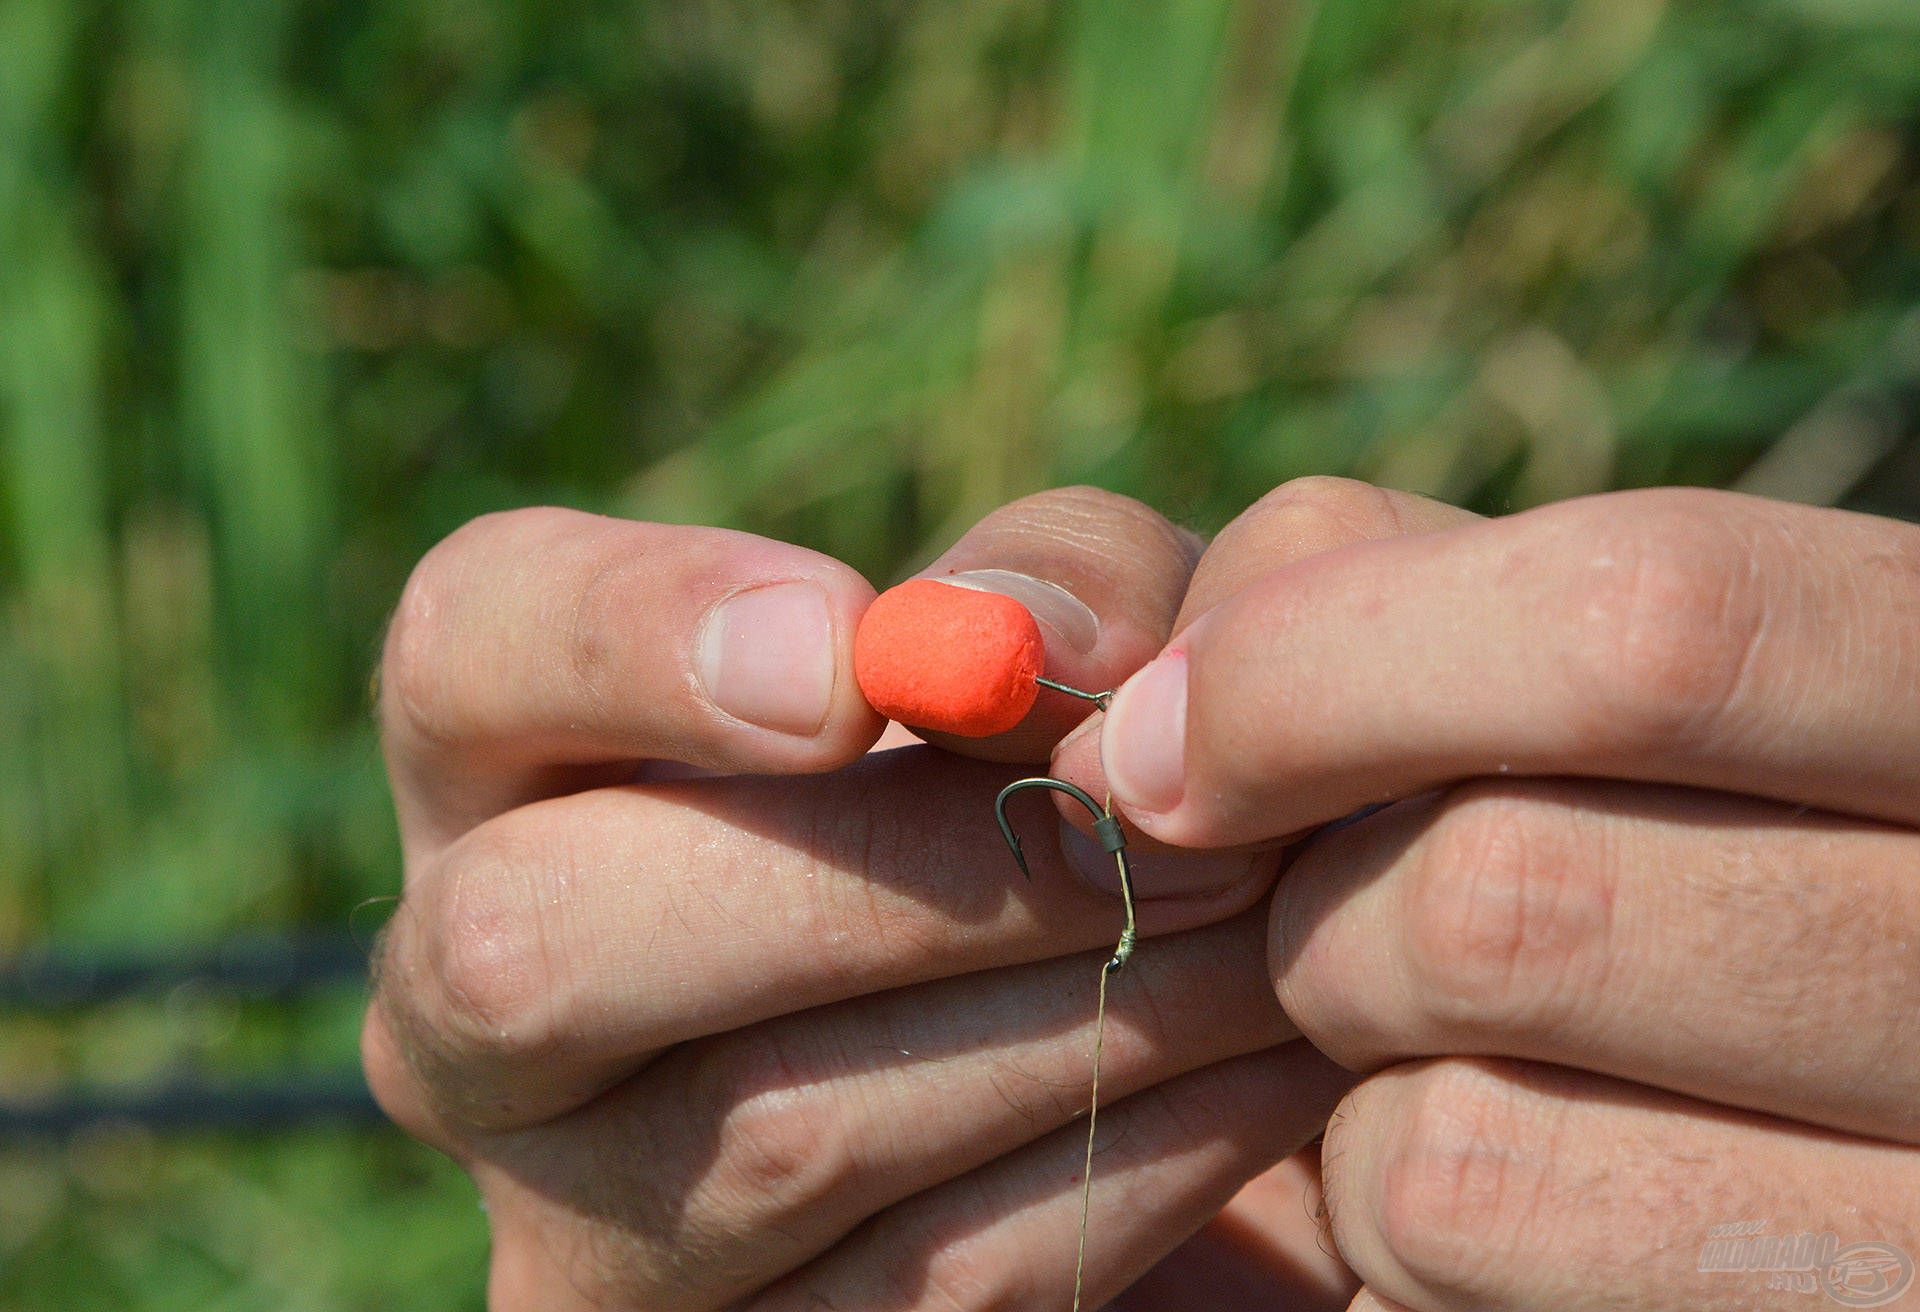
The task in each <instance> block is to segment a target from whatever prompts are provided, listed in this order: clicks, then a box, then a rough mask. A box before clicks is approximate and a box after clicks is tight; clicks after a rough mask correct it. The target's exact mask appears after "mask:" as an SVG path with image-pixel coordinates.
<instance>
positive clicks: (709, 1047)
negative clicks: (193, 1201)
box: [483, 912, 1298, 1312]
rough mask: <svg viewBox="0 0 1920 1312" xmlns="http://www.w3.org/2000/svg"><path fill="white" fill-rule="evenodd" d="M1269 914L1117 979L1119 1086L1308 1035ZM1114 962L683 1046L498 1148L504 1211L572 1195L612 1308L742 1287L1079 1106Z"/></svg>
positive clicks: (577, 1228)
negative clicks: (1281, 995)
mask: <svg viewBox="0 0 1920 1312" xmlns="http://www.w3.org/2000/svg"><path fill="white" fill-rule="evenodd" d="M1263 920H1264V917H1263V916H1260V915H1259V913H1257V912H1255V913H1251V914H1247V915H1242V916H1239V917H1236V918H1235V919H1234V920H1233V921H1231V922H1229V923H1227V924H1224V925H1220V926H1216V927H1213V928H1209V929H1203V930H1197V931H1193V932H1191V933H1187V934H1181V935H1176V936H1174V937H1172V938H1168V939H1164V940H1162V941H1161V942H1160V943H1158V944H1156V945H1155V948H1154V950H1153V951H1152V952H1147V953H1142V954H1140V957H1139V959H1138V962H1137V965H1136V966H1132V967H1129V968H1128V969H1127V970H1125V971H1122V972H1120V973H1119V974H1117V975H1115V976H1113V977H1112V979H1111V981H1110V987H1109V990H1108V1004H1107V1024H1106V1030H1105V1038H1104V1042H1103V1044H1102V1053H1101V1090H1102V1094H1103V1097H1104V1098H1106V1099H1107V1100H1110V1101H1111V1100H1117V1099H1119V1098H1122V1097H1125V1096H1126V1095H1127V1094H1129V1093H1133V1092H1137V1091H1138V1090H1141V1089H1144V1088H1148V1087H1151V1086H1153V1085H1155V1084H1160V1083H1163V1082H1165V1081H1166V1080H1169V1079H1173V1078H1175V1077H1177V1076H1180V1075H1182V1074H1185V1073H1186V1072H1188V1071H1192V1070H1197V1069H1199V1068H1201V1067H1204V1066H1210V1065H1212V1064H1214V1063H1216V1062H1219V1061H1224V1060H1227V1059H1229V1058H1232V1057H1236V1056H1241V1055H1244V1054H1246V1053H1250V1052H1257V1051H1260V1050H1262V1049H1265V1048H1269V1047H1272V1046H1273V1045H1275V1044H1277V1043H1282V1042H1286V1041H1289V1040H1291V1039H1294V1038H1297V1037H1298V1035H1297V1033H1295V1032H1294V1031H1293V1029H1292V1027H1291V1026H1290V1025H1288V1024H1287V1022H1286V1019H1285V1016H1284V1015H1283V1014H1282V1013H1281V1011H1280V1008H1279V1004H1278V1003H1277V1002H1275V1001H1274V1000H1273V990H1272V989H1271V987H1269V986H1268V985H1267V981H1266V972H1265V969H1264V965H1263V961H1264V954H1263V946H1264V942H1265V937H1264V926H1263V924H1262V921H1263ZM1103 961H1104V955H1102V954H1089V955H1081V956H1074V957H1066V958H1062V959H1058V960H1054V961H1048V962H1042V963H1037V964H1035V965H1031V966H1024V967H1017V968H1013V969H1009V970H1003V971H993V972H989V973H986V974H983V975H971V976H967V977H965V978H963V979H955V980H942V981H939V982H938V983H934V984H929V985H922V986H919V987H917V988H911V989H899V990H895V991H893V992H891V993H885V994H881V995H878V996H875V997H869V998H857V999H853V1000H850V1001H848V1002H845V1003H841V1004H838V1005H836V1006H833V1007H826V1008H818V1009H815V1010H813V1011H809V1012H805V1013H802V1014H800V1015H797V1016H788V1017H782V1018H781V1019H778V1020H774V1021H769V1022H767V1023H765V1024H762V1025H756V1026H751V1027H749V1028H747V1029H744V1030H740V1031H737V1032H735V1033H732V1034H725V1035H719V1036H716V1037H715V1038H713V1039H709V1040H705V1041H703V1042H700V1043H693V1044H687V1045H683V1046H682V1047H680V1048H677V1049H675V1050H674V1051H673V1052H671V1053H669V1054H667V1055H666V1056H665V1057H663V1058H662V1059H661V1060H660V1061H659V1062H658V1063H656V1064H655V1065H653V1066H652V1067H650V1068H648V1069H647V1070H646V1071H644V1072H642V1073H641V1074H640V1075H639V1076H637V1077H636V1078H635V1079H634V1080H632V1081H630V1082H629V1083H628V1084H627V1085H624V1086H622V1087H621V1088H619V1089H617V1090H614V1091H613V1092H612V1093H610V1094H608V1095H607V1096H606V1097H604V1098H602V1099H600V1100H599V1101H597V1102H595V1103H594V1104H593V1105H592V1106H590V1107H587V1108H584V1109H582V1110H581V1112H580V1113H578V1114H576V1115H574V1116H569V1117H566V1118H564V1119H562V1120H560V1121H557V1122H555V1123H554V1124H553V1125H551V1126H545V1127H540V1128H538V1129H535V1130H532V1131H528V1132H524V1133H521V1134H517V1135H514V1136H511V1137H510V1138H509V1139H507V1140H505V1141H501V1142H496V1143H492V1144H489V1145H487V1146H486V1148H485V1153H486V1156H487V1159H488V1164H487V1166H486V1167H485V1168H484V1171H483V1175H484V1176H487V1177H499V1181H498V1183H499V1187H498V1188H490V1189H489V1191H488V1195H489V1202H490V1211H491V1214H492V1215H494V1216H495V1217H496V1218H498V1217H499V1216H500V1207H499V1206H498V1205H495V1204H496V1203H497V1201H498V1199H499V1197H500V1194H501V1193H502V1192H508V1193H511V1194H512V1195H513V1196H514V1199H515V1201H514V1202H512V1203H510V1204H508V1206H509V1208H510V1210H513V1211H515V1212H516V1213H520V1212H530V1213H534V1214H540V1213H547V1212H551V1211H553V1210H555V1209H556V1208H559V1209H562V1210H564V1211H565V1212H566V1214H567V1215H568V1217H569V1218H570V1222H569V1225H568V1230H569V1233H570V1234H571V1235H572V1238H573V1243H572V1244H570V1245H569V1247H570V1248H577V1249H584V1250H585V1251H588V1252H591V1253H593V1254H595V1255H596V1260H595V1261H594V1262H593V1263H592V1264H590V1266H589V1267H586V1268H579V1267H577V1268H576V1270H575V1272H574V1278H573V1281H572V1284H573V1285H574V1287H575V1288H580V1289H583V1290H584V1292H585V1293H586V1294H587V1295H588V1296H589V1297H590V1298H591V1299H592V1300H595V1301H597V1302H598V1303H599V1304H601V1305H615V1306H627V1305H632V1306H639V1307H645V1308H647V1309H649V1312H675V1310H677V1309H700V1308H710V1307H717V1306H721V1305H725V1304H730V1303H732V1302H733V1301H734V1300H735V1299H737V1298H740V1297H742V1296H743V1295H746V1294H748V1293H751V1292H752V1291H753V1290H755V1289H758V1288H760V1287H762V1286H764V1285H766V1284H768V1283H769V1282H771V1281H772V1280H774V1279H775V1278H777V1277H778V1276H780V1275H782V1274H784V1273H786V1272H788V1271H791V1270H793V1269H794V1268H796V1267H798V1266H800V1265H801V1264H802V1263H803V1262H805V1261H807V1260H809V1259H811V1258H813V1257H815V1256H817V1255H818V1254H820V1253H822V1252H824V1251H825V1250H826V1249H827V1248H829V1247H831V1246H832V1245H833V1244H834V1243H835V1242H836V1241H838V1240H839V1239H841V1238H842V1237H844V1236H845V1235H846V1234H847V1232H848V1231H850V1230H852V1229H853V1227H854V1226H856V1225H857V1224H859V1223H860V1222H861V1221H863V1220H865V1219H866V1218H867V1217H869V1216H871V1215H873V1214H874V1213H876V1212H879V1211H881V1210H882V1209H884V1208H886V1207H888V1206H890V1205H892V1204H894V1203H897V1202H899V1201H900V1200H901V1199H903V1198H907V1197H909V1196H911V1195H913V1194H916V1193H919V1192H920V1191H921V1190H923V1189H928V1188H931V1187H933V1186H935V1185H937V1184H940V1183H941V1182H942V1181H945V1180H949V1179H952V1178H954V1177H956V1176H959V1175H962V1174H965V1173H966V1172H968V1171H971V1170H973V1169H975V1168H976V1167H979V1166H983V1165H985V1164H986V1163H987V1162H990V1161H992V1160H994V1159H995V1158H998V1157H1001V1156H1003V1155H1005V1154H1007V1153H1010V1152H1013V1151H1015V1150H1016V1149H1018V1148H1021V1147H1022V1146H1024V1145H1025V1144H1027V1143H1030V1142H1032V1141H1033V1140H1035V1139H1037V1138H1040V1137H1041V1136H1043V1135H1045V1134H1047V1133H1049V1132H1051V1131H1053V1130H1055V1129H1057V1128H1059V1127H1060V1126H1062V1125H1065V1124H1066V1123H1067V1122H1068V1121H1070V1120H1073V1119H1076V1118H1077V1117H1079V1116H1081V1115H1083V1114H1084V1112H1085V1110H1086V1106H1087V1099H1088V1096H1089V1084H1088V1081H1089V1075H1090V1066H1091V1063H1090V1055H1091V1051H1092V1047H1093V1041H1094V1017H1095V1006H1094V1001H1095V999H1094V993H1095V988H1096V986H1097V982H1098V980H1099V976H1100V972H1101V965H1102V962H1103ZM1263 995H1264V996H1263ZM552 1228H553V1227H552V1226H551V1224H550V1223H545V1224H540V1225H536V1226H534V1227H532V1233H530V1234H528V1235H525V1236H520V1237H515V1238H511V1239H509V1238H508V1237H506V1236H505V1235H502V1234H501V1233H500V1232H499V1231H496V1234H497V1236H498V1237H499V1240H500V1241H501V1242H522V1241H523V1239H524V1240H525V1241H530V1242H538V1238H537V1236H538V1234H539V1233H540V1232H542V1231H545V1230H551V1229H552ZM583 1228H590V1230H591V1233H589V1234H583V1233H582V1229H583Z"/></svg>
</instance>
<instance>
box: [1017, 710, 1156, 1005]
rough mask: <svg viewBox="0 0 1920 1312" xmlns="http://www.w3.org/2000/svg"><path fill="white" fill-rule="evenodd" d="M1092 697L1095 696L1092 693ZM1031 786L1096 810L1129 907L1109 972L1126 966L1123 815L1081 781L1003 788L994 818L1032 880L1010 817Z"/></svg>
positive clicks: (1128, 889) (1038, 779) (1129, 951)
mask: <svg viewBox="0 0 1920 1312" xmlns="http://www.w3.org/2000/svg"><path fill="white" fill-rule="evenodd" d="M1065 691H1072V690H1071V689H1066V690H1065ZM1082 695H1085V694H1082ZM1088 700H1089V701H1091V700H1093V699H1092V697H1090V696H1089V697H1088ZM1029 788H1045V789H1049V790H1051V791H1052V792H1056V793H1065V794H1066V795H1067V796H1068V797H1071V798H1072V799H1073V800H1074V801H1076V802H1078V803H1080V805H1082V806H1084V807H1086V808H1087V810H1088V811H1090V812H1092V814H1093V836H1094V838H1095V839H1097V840H1098V841H1099V843H1100V847H1101V849H1102V850H1103V851H1106V852H1110V853H1112V854H1113V859H1114V863H1115V864H1116V865H1118V866H1119V868H1120V901H1121V903H1122V904H1123V905H1124V906H1125V907H1126V911H1127V926H1126V928H1125V929H1124V930H1122V931H1121V934H1120V942H1119V945H1118V946H1117V947H1115V948H1114V950H1113V959H1112V960H1110V961H1108V962H1107V967H1106V968H1107V972H1108V973H1109V974H1112V973H1113V972H1114V971H1117V970H1119V969H1120V968H1121V967H1122V966H1124V965H1126V964H1127V958H1129V957H1131V956H1132V955H1133V944H1134V939H1135V936H1136V934H1135V928H1134V917H1133V871H1132V869H1131V868H1129V867H1128V865H1127V836H1126V835H1125V834H1123V833H1121V832H1120V818H1119V817H1118V816H1116V815H1114V813H1113V811H1112V810H1111V809H1110V808H1109V807H1103V806H1101V805H1100V804H1099V803H1098V802H1096V801H1094V800H1093V795H1092V794H1091V793H1089V792H1087V790H1086V789H1084V788H1082V787H1080V786H1079V785H1078V784H1070V783H1068V782H1067V781H1066V780H1065V779H1054V778H1051V777H1049V776H1046V775H1038V776H1035V777H1034V778H1031V779H1016V780H1014V781H1013V782H1012V783H1010V784H1008V785H1007V786H1006V787H1005V788H1002V789H1001V790H1000V796H998V797H996V798H994V799H993V818H994V819H996V820H998V821H999V822H1000V834H1001V837H1003V838H1005V839H1006V840H1007V846H1008V847H1009V848H1010V849H1012V851H1013V859H1014V861H1015V862H1017V863H1018V864H1019V866H1020V873H1021V874H1023V875H1025V876H1026V877H1027V878H1028V879H1032V878H1033V871H1032V870H1030V869H1028V868H1027V855H1026V853H1025V852H1023V851H1022V850H1021V848H1020V836H1019V835H1018V834H1016V833H1014V832H1013V824H1012V823H1011V822H1010V821H1009V820H1008V819H1007V799H1008V798H1009V797H1012V796H1013V795H1014V794H1015V793H1019V792H1024V791H1026V790H1027V789H1029Z"/></svg>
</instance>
